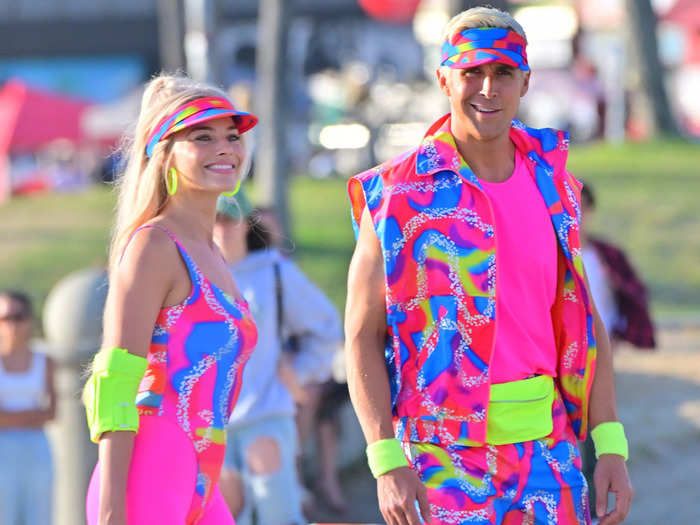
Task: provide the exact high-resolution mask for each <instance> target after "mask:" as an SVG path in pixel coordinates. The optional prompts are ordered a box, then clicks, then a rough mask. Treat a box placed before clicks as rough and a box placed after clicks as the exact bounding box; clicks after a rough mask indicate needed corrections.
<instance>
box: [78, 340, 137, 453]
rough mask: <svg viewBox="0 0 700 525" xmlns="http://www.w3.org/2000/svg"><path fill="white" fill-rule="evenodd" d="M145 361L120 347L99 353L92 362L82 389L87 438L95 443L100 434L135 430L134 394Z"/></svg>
mask: <svg viewBox="0 0 700 525" xmlns="http://www.w3.org/2000/svg"><path fill="white" fill-rule="evenodd" d="M147 365H148V361H147V360H146V359H145V358H143V357H140V356H137V355H134V354H130V353H129V352H127V351H126V350H124V349H123V348H110V349H108V350H107V349H104V350H100V351H99V352H98V353H97V355H95V359H94V360H93V362H92V375H91V376H90V379H88V380H87V383H85V388H84V389H83V403H85V413H86V415H87V422H88V427H89V428H90V439H91V440H92V441H93V442H95V443H97V442H98V441H99V439H100V436H101V435H102V433H103V432H110V431H115V430H130V431H132V432H136V431H138V429H139V414H138V411H137V410H136V393H137V391H138V387H139V383H140V382H141V379H142V378H143V373H144V372H145V371H146V366H147Z"/></svg>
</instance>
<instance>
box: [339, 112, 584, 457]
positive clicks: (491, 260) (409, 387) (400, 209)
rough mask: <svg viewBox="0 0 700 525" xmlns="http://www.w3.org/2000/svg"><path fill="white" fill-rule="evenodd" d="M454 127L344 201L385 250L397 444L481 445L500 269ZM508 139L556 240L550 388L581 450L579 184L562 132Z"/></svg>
mask: <svg viewBox="0 0 700 525" xmlns="http://www.w3.org/2000/svg"><path fill="white" fill-rule="evenodd" d="M450 122H451V121H450V114H447V115H445V116H444V117H442V118H440V119H439V120H438V121H437V122H435V123H434V124H433V125H432V126H431V127H430V128H429V129H428V131H427V133H426V135H425V137H424V138H423V141H422V142H421V144H420V146H419V147H418V148H417V149H416V150H413V151H409V152H407V153H405V154H403V155H401V156H399V157H397V158H396V159H393V160H391V161H389V162H386V163H384V164H382V165H380V166H377V167H375V168H373V169H371V170H368V171H366V172H363V173H361V174H359V175H356V176H354V177H352V178H351V179H350V182H349V186H348V191H349V194H350V201H351V209H352V220H353V227H354V229H355V232H356V233H359V224H360V217H361V215H362V213H363V210H364V209H365V208H367V210H368V211H369V213H370V215H371V217H372V223H373V226H374V231H375V233H376V235H377V239H378V240H379V242H380V244H381V248H382V255H383V259H384V272H385V286H386V316H387V317H386V319H387V338H386V346H385V354H384V355H385V359H386V366H387V372H388V375H389V385H390V388H391V402H392V410H393V416H394V431H395V433H396V436H397V438H398V439H400V440H402V441H413V442H415V441H421V442H425V443H433V444H446V445H449V444H451V443H455V442H457V441H460V442H464V440H468V441H470V442H472V443H476V444H483V443H484V442H485V440H486V423H487V410H488V404H489V395H490V383H491V370H490V369H491V361H492V357H493V348H494V346H495V345H494V342H495V340H494V337H495V333H496V324H497V322H498V319H497V316H496V301H497V292H496V274H497V272H498V265H499V264H500V263H499V262H498V260H497V259H498V258H497V257H496V238H495V235H496V232H495V219H494V217H493V212H492V210H491V205H490V202H489V199H488V197H487V196H486V194H485V193H484V191H483V189H482V188H481V184H480V183H479V180H478V179H477V178H476V176H475V175H474V173H473V172H472V171H471V170H470V169H469V166H468V165H467V164H466V162H465V161H464V159H463V158H462V156H461V155H460V154H459V151H458V150H457V147H456V144H455V140H454V137H453V136H452V133H451V127H450ZM510 139H511V141H512V142H513V143H514V144H515V147H516V148H517V149H518V150H519V151H520V153H521V154H522V155H523V159H525V164H526V165H527V168H528V172H529V176H531V177H532V178H533V180H534V182H535V184H536V185H537V189H538V191H539V193H540V195H541V198H542V200H543V201H544V203H545V206H546V207H547V212H548V214H549V217H550V222H551V224H552V229H553V230H554V231H555V232H556V236H557V244H558V247H557V259H558V261H557V262H558V264H557V289H556V296H555V297H556V298H555V301H554V305H553V307H552V311H551V314H552V326H553V330H554V338H555V341H556V346H557V376H556V381H555V383H556V385H557V388H558V389H559V391H560V392H561V394H562V397H563V399H564V406H565V407H566V411H567V414H568V416H569V419H570V421H571V425H572V428H573V429H574V432H575V433H576V434H577V435H578V436H579V438H580V439H585V437H586V427H587V416H588V396H589V392H590V388H591V385H592V383H593V377H594V373H595V360H596V346H595V337H594V333H593V311H592V304H591V302H590V301H589V298H588V293H587V290H586V286H585V282H584V278H583V264H582V262H581V243H580V237H579V233H580V232H579V224H580V190H581V184H580V183H579V182H578V181H577V180H576V179H575V178H574V177H573V176H572V175H571V174H570V173H569V172H567V171H566V156H567V150H568V145H569V139H568V135H567V134H566V133H565V132H563V131H557V130H552V129H534V128H528V127H526V126H524V125H523V124H522V123H520V122H518V121H513V123H512V125H511V130H510Z"/></svg>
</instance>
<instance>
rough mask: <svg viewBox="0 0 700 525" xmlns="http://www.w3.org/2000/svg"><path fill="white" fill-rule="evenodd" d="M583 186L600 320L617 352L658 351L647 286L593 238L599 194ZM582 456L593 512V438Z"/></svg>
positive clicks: (584, 251) (586, 247) (586, 244)
mask: <svg viewBox="0 0 700 525" xmlns="http://www.w3.org/2000/svg"><path fill="white" fill-rule="evenodd" d="M582 183H583V188H582V189H581V258H582V259H583V266H584V267H585V268H586V275H587V276H588V284H589V286H590V289H591V295H592V296H593V300H594V301H595V304H596V307H597V308H598V313H599V314H600V319H601V321H603V324H604V325H605V329H606V330H607V331H608V333H609V334H610V342H611V344H612V345H613V350H614V349H615V346H616V344H617V343H618V342H626V343H628V344H630V345H632V346H634V347H636V348H640V349H644V350H651V349H653V348H656V338H655V336H654V324H653V323H652V320H651V314H650V312H649V301H648V298H647V291H646V287H645V286H644V283H643V282H642V280H641V278H640V277H639V276H638V275H637V273H636V272H635V271H634V269H633V268H632V265H631V264H630V263H629V260H628V259H627V256H626V255H625V252H624V251H622V249H621V248H619V247H617V246H615V245H613V244H611V243H609V242H606V241H603V240H602V239H600V238H598V237H595V236H593V235H591V232H590V224H591V217H592V216H593V213H594V211H595V207H596V201H595V193H594V192H593V187H592V186H591V184H590V183H588V182H585V181H582ZM581 456H582V459H583V474H584V476H585V477H586V481H588V487H589V500H590V503H591V509H593V508H595V501H596V491H595V483H594V482H593V472H594V470H595V465H596V457H595V447H594V444H593V440H592V439H591V438H590V436H588V437H587V438H586V441H584V443H583V444H582V445H581Z"/></svg>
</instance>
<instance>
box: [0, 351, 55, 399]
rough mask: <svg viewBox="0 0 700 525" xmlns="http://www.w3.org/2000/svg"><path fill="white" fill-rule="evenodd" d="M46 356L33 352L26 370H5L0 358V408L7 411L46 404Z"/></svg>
mask: <svg viewBox="0 0 700 525" xmlns="http://www.w3.org/2000/svg"><path fill="white" fill-rule="evenodd" d="M46 401H47V395H46V356H45V355H44V354H38V353H33V354H32V362H31V364H30V366H29V370H27V371H26V372H16V373H15V372H7V371H6V370H5V367H4V366H3V364H2V360H1V359H0V409H2V410H5V411H7V412H19V411H20V410H35V409H39V408H44V407H45V406H46Z"/></svg>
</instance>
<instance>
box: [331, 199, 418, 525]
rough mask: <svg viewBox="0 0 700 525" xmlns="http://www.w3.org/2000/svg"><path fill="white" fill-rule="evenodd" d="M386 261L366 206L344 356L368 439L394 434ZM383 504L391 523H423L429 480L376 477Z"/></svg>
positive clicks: (351, 278)
mask: <svg viewBox="0 0 700 525" xmlns="http://www.w3.org/2000/svg"><path fill="white" fill-rule="evenodd" d="M384 286H385V285H384V264H383V258H382V251H381V246H380V244H379V240H378V239H377V237H376V235H375V233H374V228H373V225H372V219H371V217H370V214H369V211H368V210H367V208H365V210H364V212H363V213H362V219H361V221H360V233H359V236H358V240H357V246H356V248H355V253H354V254H353V257H352V261H351V262H350V269H349V271H348V298H347V303H346V308H345V345H346V347H345V356H346V357H345V358H346V367H347V376H348V388H349V390H350V398H351V400H352V404H353V406H354V407H355V412H356V413H357V417H358V419H359V421H360V425H361V426H362V432H363V433H364V435H365V439H366V440H367V443H368V444H370V443H374V442H375V441H379V440H382V439H390V438H394V430H393V427H392V421H391V419H392V415H391V390H390V388H389V377H388V376H387V372H386V363H385V361H384V346H385V342H386V337H387V326H386V298H385V291H384ZM377 494H378V497H379V507H380V510H381V512H382V515H383V516H384V519H385V520H386V522H387V523H388V524H389V525H404V524H410V525H414V524H416V525H417V524H418V523H420V521H419V517H418V513H417V512H416V509H415V502H416V500H417V501H418V502H419V504H420V508H421V514H422V515H423V519H425V521H426V522H429V520H430V510H429V504H428V499H427V493H426V490H425V486H424V485H423V484H422V483H421V481H420V479H419V478H418V475H417V474H416V473H415V472H413V471H412V470H411V469H410V468H408V467H400V468H397V469H394V470H390V471H389V472H387V473H385V474H383V475H381V476H379V478H378V479H377Z"/></svg>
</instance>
